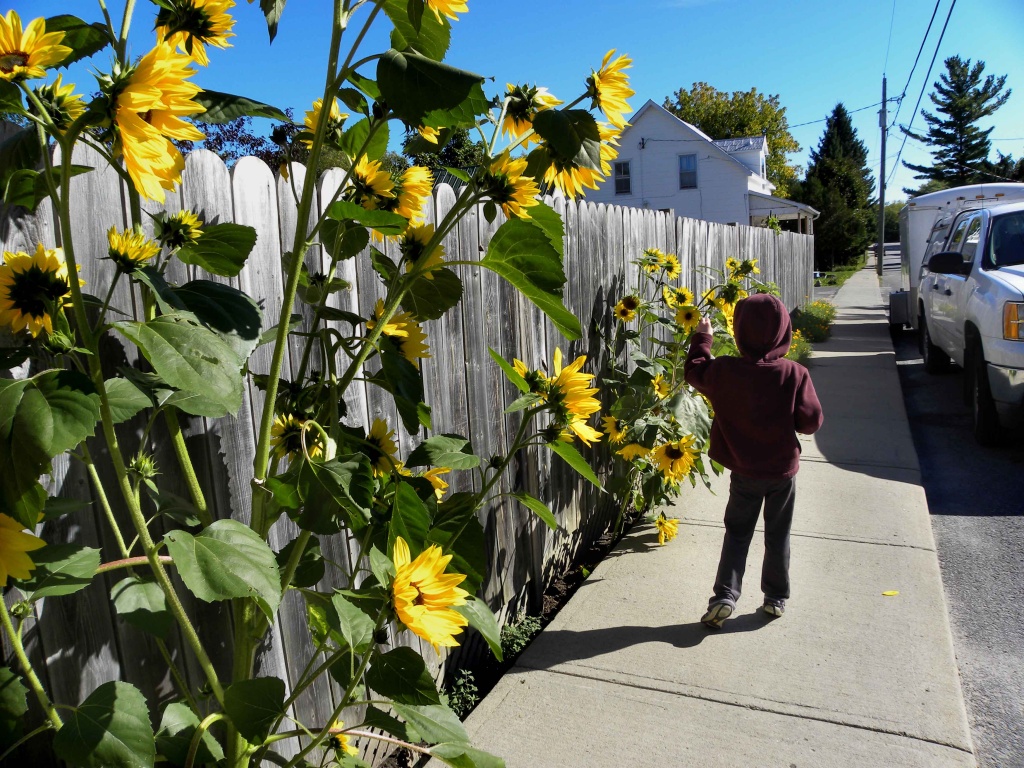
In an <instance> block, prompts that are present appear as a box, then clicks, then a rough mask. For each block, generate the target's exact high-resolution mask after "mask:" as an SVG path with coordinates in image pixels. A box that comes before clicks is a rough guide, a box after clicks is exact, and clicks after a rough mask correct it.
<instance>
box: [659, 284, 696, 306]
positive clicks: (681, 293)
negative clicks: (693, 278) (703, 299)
mask: <svg viewBox="0 0 1024 768" xmlns="http://www.w3.org/2000/svg"><path fill="white" fill-rule="evenodd" d="M661 295H662V298H664V299H665V303H666V304H667V305H668V306H669V308H670V309H679V308H680V307H685V306H689V305H690V304H693V291H691V290H690V289H689V288H684V287H682V286H680V287H678V288H670V287H669V286H667V285H664V286H662V288H661Z"/></svg>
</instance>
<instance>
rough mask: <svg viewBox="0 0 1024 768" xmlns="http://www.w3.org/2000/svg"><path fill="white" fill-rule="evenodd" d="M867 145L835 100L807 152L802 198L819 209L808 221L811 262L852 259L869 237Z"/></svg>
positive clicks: (823, 265) (824, 265) (872, 227)
mask: <svg viewBox="0 0 1024 768" xmlns="http://www.w3.org/2000/svg"><path fill="white" fill-rule="evenodd" d="M867 159H868V149H867V147H866V146H865V145H864V142H863V141H861V140H860V139H859V138H858V137H857V130H856V129H855V128H854V127H853V123H852V122H851V121H850V114H849V113H848V112H847V111H846V107H844V106H843V105H842V104H837V105H836V107H835V109H834V110H833V111H832V114H831V115H829V117H828V118H826V120H825V133H824V135H823V136H822V137H821V141H820V142H819V144H818V147H817V149H814V150H812V151H811V163H810V166H809V167H808V169H807V178H806V179H805V180H804V183H803V184H802V185H801V186H800V190H799V194H800V197H801V199H802V201H803V202H805V203H807V204H808V205H810V206H811V207H813V208H816V209H818V211H820V213H821V216H819V217H818V219H817V221H816V222H815V223H814V264H815V267H816V268H817V269H824V270H829V269H833V268H834V267H836V266H837V265H841V264H847V263H850V262H852V261H854V260H856V259H857V258H858V257H859V256H860V255H861V254H862V253H864V250H865V249H866V248H867V247H868V245H869V244H870V243H871V241H872V239H873V238H874V235H875V231H876V229H877V225H876V223H875V213H874V211H875V209H873V208H872V202H871V190H872V187H873V186H874V178H873V177H872V175H871V171H870V170H869V169H868V166H867Z"/></svg>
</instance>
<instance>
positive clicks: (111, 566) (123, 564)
mask: <svg viewBox="0 0 1024 768" xmlns="http://www.w3.org/2000/svg"><path fill="white" fill-rule="evenodd" d="M157 559H158V560H159V561H160V562H161V563H163V564H164V565H173V564H174V560H173V559H172V558H171V557H170V556H169V555H160V556H159V557H158V558H157ZM148 562H149V558H148V557H146V556H145V555H140V556H139V557H126V558H124V559H123V560H111V561H110V562H109V563H103V565H101V566H100V567H99V568H97V569H96V573H109V572H110V571H119V570H121V569H122V568H134V567H135V566H136V565H146V563H148Z"/></svg>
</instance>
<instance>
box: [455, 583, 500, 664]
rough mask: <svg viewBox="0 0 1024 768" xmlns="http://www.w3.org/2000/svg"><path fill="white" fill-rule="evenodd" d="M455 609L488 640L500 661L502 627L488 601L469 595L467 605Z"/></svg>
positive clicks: (488, 644) (489, 645) (492, 651)
mask: <svg viewBox="0 0 1024 768" xmlns="http://www.w3.org/2000/svg"><path fill="white" fill-rule="evenodd" d="M455 610H456V611H458V612H459V613H461V614H462V615H463V616H465V617H466V619H467V620H468V621H469V626H471V627H472V628H473V629H475V630H476V631H477V632H479V633H480V636H481V637H482V638H483V639H484V640H486V641H487V646H488V647H489V648H490V649H491V653H493V654H494V657H495V658H496V659H497V660H498V661H502V651H501V627H500V626H498V619H497V618H496V617H495V615H494V612H493V611H492V610H491V609H490V608H488V607H487V603H485V602H484V601H483V600H478V599H477V598H475V597H472V596H470V597H467V598H466V604H465V605H457V606H455Z"/></svg>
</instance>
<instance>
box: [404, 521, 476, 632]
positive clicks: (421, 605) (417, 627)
mask: <svg viewBox="0 0 1024 768" xmlns="http://www.w3.org/2000/svg"><path fill="white" fill-rule="evenodd" d="M391 558H392V560H393V561H394V564H395V579H394V581H393V582H392V583H391V597H392V602H393V604H394V607H395V613H397V614H398V619H399V621H401V622H402V623H403V624H404V625H405V626H406V628H407V629H408V630H409V631H410V632H412V633H413V634H415V635H418V636H419V637H422V638H423V639H424V640H426V641H427V642H428V643H430V644H431V645H432V646H434V650H435V651H439V650H440V648H439V646H442V645H443V646H448V647H454V646H457V645H458V642H457V641H456V640H455V635H458V634H461V633H462V628H463V627H466V626H468V625H469V621H468V620H467V619H466V617H465V616H463V615H462V614H461V613H459V612H458V611H455V610H452V608H453V607H454V606H457V605H465V604H466V598H467V597H469V593H468V592H467V591H466V590H464V589H460V588H459V584H461V583H462V582H463V581H465V579H466V577H465V576H464V575H463V574H461V573H445V572H444V569H445V568H446V567H447V566H448V563H449V562H451V559H452V555H445V554H442V552H441V548H440V547H439V546H437V545H436V544H432V545H431V546H429V547H427V548H426V549H425V550H423V552H421V553H420V554H419V555H417V557H416V559H415V560H413V559H412V557H411V553H410V552H409V545H408V544H406V543H405V539H403V538H402V537H401V536H398V537H396V538H395V547H394V551H393V552H392V556H391Z"/></svg>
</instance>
